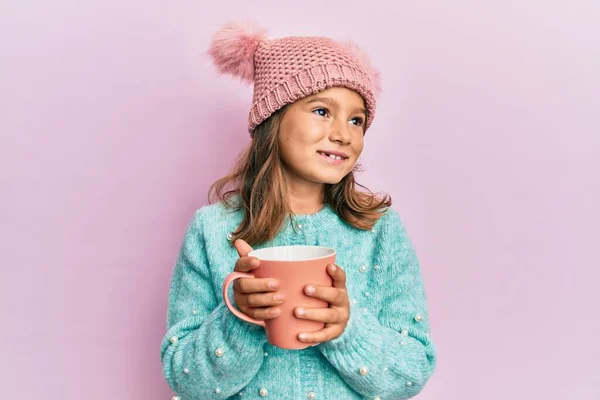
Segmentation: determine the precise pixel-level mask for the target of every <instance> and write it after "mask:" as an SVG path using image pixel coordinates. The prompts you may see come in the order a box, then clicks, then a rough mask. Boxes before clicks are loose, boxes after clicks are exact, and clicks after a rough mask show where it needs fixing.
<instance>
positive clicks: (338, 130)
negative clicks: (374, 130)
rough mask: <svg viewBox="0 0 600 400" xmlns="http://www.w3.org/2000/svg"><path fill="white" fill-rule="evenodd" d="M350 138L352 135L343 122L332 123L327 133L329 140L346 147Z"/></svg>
mask: <svg viewBox="0 0 600 400" xmlns="http://www.w3.org/2000/svg"><path fill="white" fill-rule="evenodd" d="M351 138H352V135H351V133H350V129H349V127H348V124H347V123H345V122H343V121H340V122H335V123H334V125H333V127H332V129H331V132H330V133H329V140H331V141H332V142H336V143H338V144H340V145H343V146H347V145H349V144H350V143H351Z"/></svg>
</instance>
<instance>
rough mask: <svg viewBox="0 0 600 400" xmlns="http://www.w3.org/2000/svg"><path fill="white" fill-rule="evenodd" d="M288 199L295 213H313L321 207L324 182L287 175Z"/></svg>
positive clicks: (323, 196) (323, 195)
mask: <svg viewBox="0 0 600 400" xmlns="http://www.w3.org/2000/svg"><path fill="white" fill-rule="evenodd" d="M286 180H287V194H288V201H289V204H290V208H291V210H292V212H293V213H294V214H296V215H304V214H314V213H316V212H318V211H320V210H321V209H322V208H323V204H324V202H323V200H324V198H325V184H324V183H314V182H309V181H306V180H299V179H293V178H292V177H290V176H288V177H287V179H286Z"/></svg>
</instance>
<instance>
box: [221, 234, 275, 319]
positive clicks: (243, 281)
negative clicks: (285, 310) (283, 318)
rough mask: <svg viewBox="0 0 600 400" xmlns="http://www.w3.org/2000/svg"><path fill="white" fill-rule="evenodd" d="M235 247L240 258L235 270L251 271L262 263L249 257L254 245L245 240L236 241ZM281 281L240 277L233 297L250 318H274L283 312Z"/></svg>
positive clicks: (235, 283) (234, 286)
mask: <svg viewBox="0 0 600 400" xmlns="http://www.w3.org/2000/svg"><path fill="white" fill-rule="evenodd" d="M234 244H235V249H236V250H237V252H238V254H239V255H240V258H239V259H238V260H237V262H236V263H235V271H239V272H250V271H252V270H253V269H255V268H257V267H258V266H259V265H260V260H259V259H258V258H256V257H248V253H250V252H251V251H252V247H250V245H249V244H248V243H246V242H245V241H243V240H241V239H238V240H236V241H235V243H234ZM278 289H279V281H277V280H276V279H268V278H262V279H261V278H240V279H236V280H235V282H234V283H233V299H234V300H235V304H237V306H238V308H239V309H240V311H241V312H243V313H244V314H246V315H247V316H249V317H250V318H254V319H258V320H265V319H273V318H275V317H277V316H279V314H280V313H281V310H280V309H279V307H277V306H278V305H281V304H282V303H283V295H282V294H281V293H279V292H277V290H278Z"/></svg>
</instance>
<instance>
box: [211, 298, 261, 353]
mask: <svg viewBox="0 0 600 400" xmlns="http://www.w3.org/2000/svg"><path fill="white" fill-rule="evenodd" d="M217 310H218V311H217ZM217 310H215V311H216V312H220V313H221V325H222V327H223V335H224V341H225V343H227V344H228V345H229V346H231V347H232V348H234V349H236V350H240V351H241V350H247V349H248V348H254V347H258V348H260V349H262V346H263V345H264V344H265V343H266V342H267V334H266V332H265V329H264V328H263V327H262V326H259V325H255V324H251V323H249V322H246V321H243V320H241V319H239V318H238V317H236V316H235V315H234V314H233V313H232V312H231V311H229V309H228V308H227V306H226V305H225V303H221V304H220V305H219V306H218V307H217Z"/></svg>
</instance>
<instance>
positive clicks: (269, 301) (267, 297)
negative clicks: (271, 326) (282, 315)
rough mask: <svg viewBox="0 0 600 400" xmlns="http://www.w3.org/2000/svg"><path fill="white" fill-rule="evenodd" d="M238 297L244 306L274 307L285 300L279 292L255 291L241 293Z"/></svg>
mask: <svg viewBox="0 0 600 400" xmlns="http://www.w3.org/2000/svg"><path fill="white" fill-rule="evenodd" d="M239 298H240V302H242V303H243V304H244V305H245V306H247V307H252V308H261V307H275V306H278V305H281V304H282V303H283V300H285V298H284V296H283V294H281V293H255V294H249V295H245V296H244V295H242V296H239Z"/></svg>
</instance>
